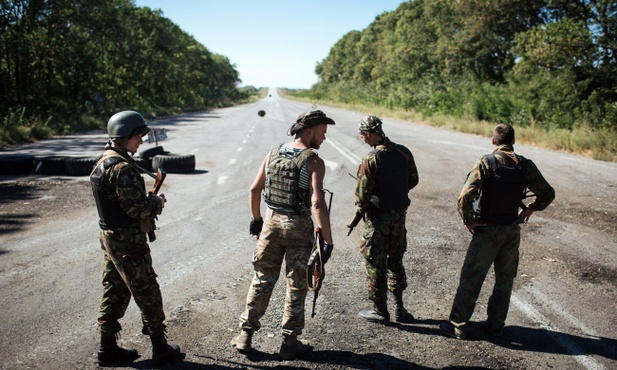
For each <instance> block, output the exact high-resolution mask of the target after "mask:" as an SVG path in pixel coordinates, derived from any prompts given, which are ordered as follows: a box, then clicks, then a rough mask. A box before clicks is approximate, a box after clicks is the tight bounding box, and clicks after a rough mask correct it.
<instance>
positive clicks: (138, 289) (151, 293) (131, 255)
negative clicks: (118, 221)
mask: <svg viewBox="0 0 617 370" xmlns="http://www.w3.org/2000/svg"><path fill="white" fill-rule="evenodd" d="M100 241H101V248H102V249H103V250H104V251H105V256H104V258H103V298H102V299H101V305H100V309H99V317H98V325H99V331H100V332H101V333H102V334H104V335H115V334H116V333H117V332H119V331H120V330H121V329H122V327H121V326H120V323H119V322H118V320H119V319H120V318H122V317H123V316H124V313H125V312H126V309H127V307H128V305H129V302H130V300H131V296H133V298H134V299H135V303H136V304H137V306H138V307H139V309H140V310H141V318H142V323H143V329H142V332H143V333H144V334H146V335H148V334H153V335H157V334H161V333H163V332H164V331H165V324H164V323H163V322H164V321H165V313H164V312H163V299H162V297H161V290H160V288H159V284H158V283H157V281H156V276H157V275H156V273H155V272H154V269H153V268H152V257H151V256H150V248H149V247H148V244H147V243H146V235H145V234H144V233H141V232H139V231H138V230H129V229H121V230H119V231H115V232H113V231H111V230H101V231H100Z"/></svg>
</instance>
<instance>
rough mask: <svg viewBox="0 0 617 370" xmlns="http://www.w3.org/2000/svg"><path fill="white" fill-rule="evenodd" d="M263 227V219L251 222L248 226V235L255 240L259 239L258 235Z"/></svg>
mask: <svg viewBox="0 0 617 370" xmlns="http://www.w3.org/2000/svg"><path fill="white" fill-rule="evenodd" d="M263 226H264V220H263V218H260V219H259V220H251V223H250V224H249V234H251V236H252V237H253V238H255V239H257V238H259V234H260V233H261V229H262V227H263Z"/></svg>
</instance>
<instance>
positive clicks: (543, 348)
mask: <svg viewBox="0 0 617 370" xmlns="http://www.w3.org/2000/svg"><path fill="white" fill-rule="evenodd" d="M490 339H491V340H489V341H490V342H491V343H494V344H495V345H498V346H501V347H504V348H509V349H512V350H518V351H530V352H544V353H555V354H563V355H571V356H580V355H597V356H602V357H605V358H608V359H612V360H617V340H615V339H611V338H604V337H597V336H578V335H572V334H567V333H560V332H557V331H551V330H546V329H536V328H524V327H520V326H507V327H506V328H505V332H504V336H503V337H502V338H494V339H493V338H490Z"/></svg>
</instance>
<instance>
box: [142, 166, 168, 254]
mask: <svg viewBox="0 0 617 370" xmlns="http://www.w3.org/2000/svg"><path fill="white" fill-rule="evenodd" d="M145 173H147V174H148V175H149V176H150V177H152V178H153V179H154V185H153V186H152V190H150V191H149V192H148V194H153V195H157V194H158V193H159V190H161V186H162V185H163V181H165V177H167V172H165V170H163V169H161V168H159V169H158V170H157V171H156V175H154V174H153V173H151V172H149V171H145ZM155 219H156V217H155ZM154 230H156V223H155V222H154V220H152V224H151V226H150V230H149V231H148V240H149V241H150V242H153V241H155V240H156V233H155V232H154Z"/></svg>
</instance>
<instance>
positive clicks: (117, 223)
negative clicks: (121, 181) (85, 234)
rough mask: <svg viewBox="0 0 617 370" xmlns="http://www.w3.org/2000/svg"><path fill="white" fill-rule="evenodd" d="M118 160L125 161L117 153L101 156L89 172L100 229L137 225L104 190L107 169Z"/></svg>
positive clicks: (118, 161)
mask: <svg viewBox="0 0 617 370" xmlns="http://www.w3.org/2000/svg"><path fill="white" fill-rule="evenodd" d="M120 162H127V160H126V158H123V157H121V156H119V155H112V156H109V157H106V158H101V160H99V161H98V163H97V164H96V166H95V167H94V169H93V170H92V173H91V174H90V184H91V185H92V193H93V195H94V201H95V202H96V209H97V210H98V213H99V226H100V227H101V229H105V230H107V229H112V230H113V229H117V228H119V227H134V226H137V225H138V221H137V220H135V219H134V218H132V217H129V215H127V214H126V212H124V210H123V209H122V207H120V204H119V203H118V202H112V201H111V200H110V199H109V196H108V194H107V192H106V191H105V182H106V180H107V169H109V168H111V167H112V166H113V165H115V164H117V163H120Z"/></svg>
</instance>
